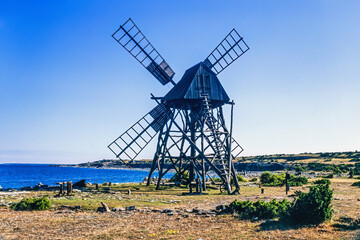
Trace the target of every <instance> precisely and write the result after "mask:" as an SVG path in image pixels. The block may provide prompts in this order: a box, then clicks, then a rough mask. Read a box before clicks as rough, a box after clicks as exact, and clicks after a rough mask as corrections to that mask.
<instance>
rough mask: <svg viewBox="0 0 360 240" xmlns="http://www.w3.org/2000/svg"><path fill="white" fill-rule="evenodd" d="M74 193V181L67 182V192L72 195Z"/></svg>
mask: <svg viewBox="0 0 360 240" xmlns="http://www.w3.org/2000/svg"><path fill="white" fill-rule="evenodd" d="M71 193H72V182H71V181H70V182H67V184H66V194H67V195H70V194H71Z"/></svg>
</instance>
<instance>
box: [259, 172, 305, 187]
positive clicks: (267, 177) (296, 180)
mask: <svg viewBox="0 0 360 240" xmlns="http://www.w3.org/2000/svg"><path fill="white" fill-rule="evenodd" d="M260 182H261V184H263V185H264V186H283V185H284V184H285V174H284V173H281V174H272V173H270V172H264V173H263V174H261V176H260ZM307 183H308V179H307V178H306V177H296V176H294V175H292V174H290V177H289V179H288V184H289V185H290V186H302V185H303V184H307Z"/></svg>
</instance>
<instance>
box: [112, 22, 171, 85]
mask: <svg viewBox="0 0 360 240" xmlns="http://www.w3.org/2000/svg"><path fill="white" fill-rule="evenodd" d="M112 37H113V38H114V39H115V40H116V41H117V42H118V43H119V44H120V45H121V46H123V47H124V48H125V49H126V50H127V51H128V52H129V53H130V54H131V55H132V56H133V57H134V58H135V59H136V60H137V61H138V62H139V63H141V65H143V66H144V67H145V68H146V69H147V70H148V71H149V72H150V73H151V74H152V75H153V76H154V77H155V78H156V79H157V80H158V81H159V82H160V83H161V84H162V85H166V84H167V83H169V82H172V83H173V84H175V83H174V82H173V80H172V78H173V77H174V75H175V72H174V71H173V70H172V68H171V67H170V66H169V64H168V63H167V62H166V61H165V59H164V58H163V57H162V56H161V55H160V53H159V52H158V51H157V50H156V49H155V48H154V46H153V45H152V44H151V43H150V42H149V40H148V39H147V38H146V37H145V36H144V34H143V33H142V32H141V31H140V29H139V28H138V27H137V26H136V24H135V23H134V22H133V20H131V18H129V19H128V20H127V21H126V22H125V23H124V24H123V25H121V26H120V27H119V29H117V30H116V31H115V32H114V34H113V35H112Z"/></svg>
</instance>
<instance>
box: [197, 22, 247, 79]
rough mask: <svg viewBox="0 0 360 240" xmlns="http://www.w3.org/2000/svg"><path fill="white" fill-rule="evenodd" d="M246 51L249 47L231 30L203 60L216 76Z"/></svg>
mask: <svg viewBox="0 0 360 240" xmlns="http://www.w3.org/2000/svg"><path fill="white" fill-rule="evenodd" d="M248 50H249V46H248V45H247V44H246V42H245V41H244V39H243V38H242V37H241V36H240V35H239V33H238V32H237V31H236V30H235V29H233V30H231V32H230V33H229V34H228V35H227V36H226V37H225V38H224V40H222V41H221V43H220V44H219V45H218V46H217V47H216V48H215V49H214V51H212V52H211V53H210V55H209V56H208V57H207V58H206V59H205V60H204V63H205V65H206V66H208V67H209V68H210V69H211V70H213V71H214V72H215V73H216V74H219V73H221V72H222V71H223V70H224V69H225V68H227V67H228V66H229V65H230V64H232V63H233V62H234V61H235V60H236V59H238V58H239V57H240V56H241V55H243V54H244V53H246V52H247V51H248Z"/></svg>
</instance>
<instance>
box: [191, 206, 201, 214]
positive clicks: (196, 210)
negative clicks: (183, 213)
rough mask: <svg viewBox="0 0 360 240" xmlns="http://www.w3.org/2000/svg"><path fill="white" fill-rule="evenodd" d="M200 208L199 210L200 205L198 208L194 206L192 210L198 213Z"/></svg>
mask: <svg viewBox="0 0 360 240" xmlns="http://www.w3.org/2000/svg"><path fill="white" fill-rule="evenodd" d="M199 211H200V210H199V208H198V207H196V208H193V210H192V212H193V213H198V212H199Z"/></svg>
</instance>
